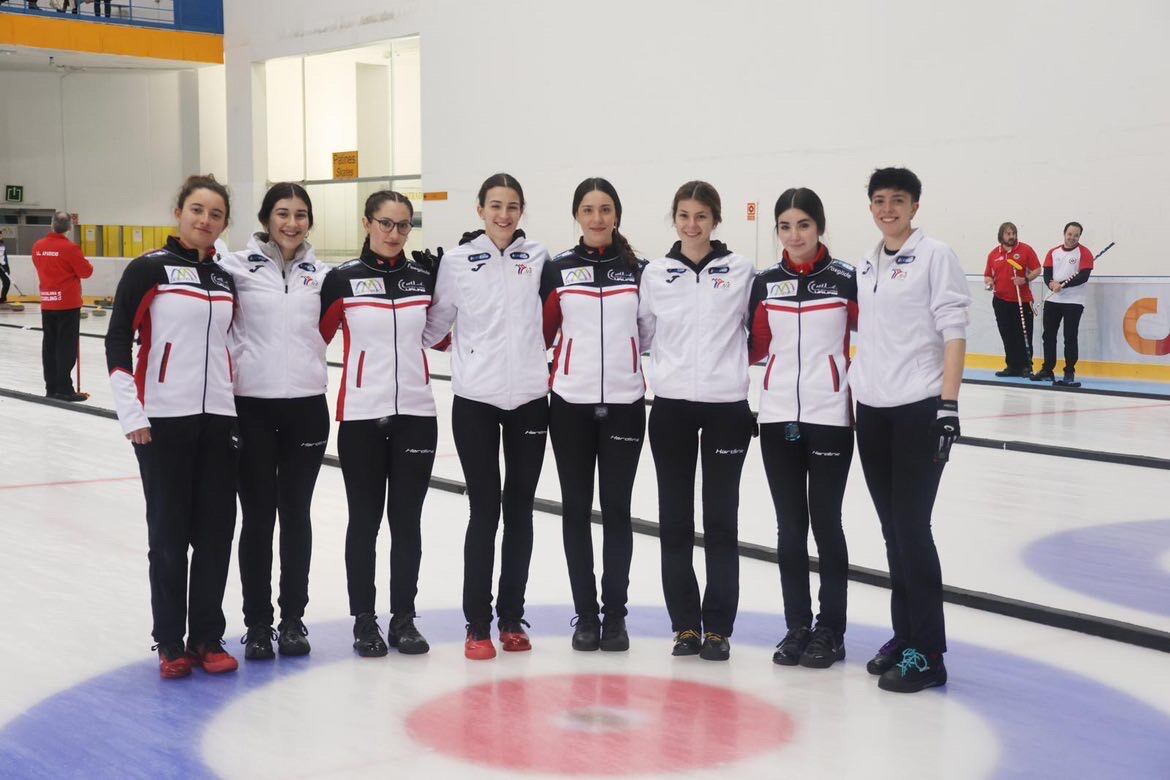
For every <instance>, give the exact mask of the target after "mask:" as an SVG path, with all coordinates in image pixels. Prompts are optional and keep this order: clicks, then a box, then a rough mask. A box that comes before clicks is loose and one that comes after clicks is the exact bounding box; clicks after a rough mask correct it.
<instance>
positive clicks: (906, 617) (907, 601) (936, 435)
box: [849, 168, 971, 693]
mask: <svg viewBox="0 0 1170 780" xmlns="http://www.w3.org/2000/svg"><path fill="white" fill-rule="evenodd" d="M921 193H922V183H921V182H920V181H919V180H918V177H917V176H915V175H914V174H913V173H912V172H911V171H909V170H907V169H905V168H882V169H879V170H877V171H875V172H874V174H873V176H872V177H871V178H870V182H869V199H870V206H869V208H870V212H871V213H872V214H873V219H874V222H875V224H876V225H877V226H878V229H879V230H880V231H881V233H882V240H881V241H880V242H879V243H878V245H877V246H876V247H875V248H874V249H873V251H872V252H871V253H870V254H869V255H867V256H866V257H865V258H864V259H863V260H862V262H861V267H860V269H859V271H858V274H857V305H858V325H857V358H856V360H855V361H854V362H853V364H852V366H851V368H850V371H849V384H850V385H851V386H852V387H853V392H854V394H855V397H856V398H857V450H858V455H859V456H860V460H861V465H862V470H863V471H864V473H865V481H866V484H867V485H868V486H869V492H870V495H871V496H872V497H873V501H874V507H875V508H876V510H877V514H878V518H879V519H880V520H881V524H882V536H883V538H884V539H885V542H886V557H887V560H888V563H889V568H890V580H891V587H892V590H893V594H892V598H891V600H890V612H891V617H892V622H893V626H894V637H893V639H891V640H890V641H889V642H887V643H886V644H885V645H883V646H882V648H881V649H880V650H879V651H878V653H877V655H876V656H875V657H874V658H873V659H872V660H871V661H870V662H869V664H868V665H867V667H866V668H867V669H868V670H869V672H870V673H871V674H875V675H880V679H879V680H878V685H879V687H881V688H882V689H883V690H890V691H898V692H904V693H913V692H916V691H920V690H922V689H924V688H930V687H934V686H938V685H943V684H945V683H946V679H947V670H946V667H945V666H944V665H943V658H942V654H943V653H944V652H946V631H945V626H944V623H943V602H942V572H941V569H940V566H939V559H938V551H937V550H936V549H935V546H934V537H933V535H932V533H931V527H930V526H931V512H932V510H933V508H934V499H935V495H936V493H937V492H938V483H939V479H940V478H941V477H942V470H943V465H944V463H945V461H946V459H947V457H948V455H949V453H950V447H951V444H953V443H954V441H955V440H956V439H957V438H958V437H959V402H958V398H959V385H960V382H961V381H962V377H963V358H964V356H965V352H966V344H967V342H966V327H967V321H968V316H967V309H968V307H969V306H970V303H971V297H970V295H969V294H968V293H967V283H966V279H965V278H964V276H963V269H962V267H961V266H960V265H959V259H958V257H956V256H955V253H954V252H953V251H952V250H951V248H950V247H948V246H947V245H946V244H943V243H941V242H939V241H936V240H935V239H933V238H930V237H928V236H927V235H925V234H924V233H923V232H922V231H921V230H920V229H915V228H914V227H913V225H912V224H911V222H912V220H913V218H914V215H915V214H916V213H917V212H918V201H919V196H920V195H921Z"/></svg>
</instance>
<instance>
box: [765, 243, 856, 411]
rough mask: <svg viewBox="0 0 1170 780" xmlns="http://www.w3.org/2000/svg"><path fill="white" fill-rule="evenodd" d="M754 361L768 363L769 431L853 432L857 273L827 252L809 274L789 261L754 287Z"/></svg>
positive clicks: (767, 271) (768, 271)
mask: <svg viewBox="0 0 1170 780" xmlns="http://www.w3.org/2000/svg"><path fill="white" fill-rule="evenodd" d="M749 310H750V321H751V335H750V340H749V347H748V351H749V360H750V361H751V362H752V363H756V362H758V361H760V360H763V359H765V358H766V359H767V363H766V364H765V367H764V384H763V387H762V388H761V390H760V416H759V421H760V422H761V423H772V422H807V423H813V424H816V425H838V426H848V425H852V424H853V404H852V400H851V398H850V395H849V374H848V371H849V335H850V330H851V329H853V328H856V327H857V272H856V270H855V269H854V268H853V266H851V265H849V264H848V263H843V262H841V261H840V260H834V259H833V258H832V257H830V256H829V253H828V251H826V250H825V248H824V247H823V246H822V247H821V250H820V254H818V256H817V259H816V260H814V261H813V262H812V263H810V264H809V265H807V266H794V265H790V264H789V263H788V262H787V261H786V260H781V261H780V262H779V263H777V264H776V265H774V266H772V267H771V268H767V269H765V270H763V271H761V272H760V273H759V274H758V275H757V276H756V279H755V282H753V283H752V295H751V302H750V304H749Z"/></svg>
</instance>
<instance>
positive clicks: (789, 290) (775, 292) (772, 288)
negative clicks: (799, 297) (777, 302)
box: [768, 279, 797, 298]
mask: <svg viewBox="0 0 1170 780" xmlns="http://www.w3.org/2000/svg"><path fill="white" fill-rule="evenodd" d="M796 290H797V284H796V280H794V279H785V280H784V281H783V282H772V283H771V284H769V285H768V297H769V298H791V297H792V296H794V295H796Z"/></svg>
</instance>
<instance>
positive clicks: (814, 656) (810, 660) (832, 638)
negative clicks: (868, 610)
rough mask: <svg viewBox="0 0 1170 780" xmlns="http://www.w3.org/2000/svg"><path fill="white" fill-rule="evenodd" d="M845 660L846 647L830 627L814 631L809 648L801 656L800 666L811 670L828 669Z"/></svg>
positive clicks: (818, 628) (818, 627) (821, 627)
mask: <svg viewBox="0 0 1170 780" xmlns="http://www.w3.org/2000/svg"><path fill="white" fill-rule="evenodd" d="M843 660H845V645H844V643H843V642H842V641H841V637H839V636H838V635H837V632H836V631H834V630H833V629H831V628H829V627H828V626H817V627H816V629H814V630H813V633H812V639H811V640H809V643H808V647H806V648H805V649H804V652H803V653H801V655H800V665H801V666H807V667H808V668H809V669H828V668H829V667H830V666H832V665H833V664H835V663H836V662H837V661H843Z"/></svg>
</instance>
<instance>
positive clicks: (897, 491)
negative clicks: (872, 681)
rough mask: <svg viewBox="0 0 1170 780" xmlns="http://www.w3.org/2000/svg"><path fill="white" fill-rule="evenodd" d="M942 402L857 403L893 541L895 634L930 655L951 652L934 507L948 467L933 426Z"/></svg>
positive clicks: (878, 504) (878, 502)
mask: <svg viewBox="0 0 1170 780" xmlns="http://www.w3.org/2000/svg"><path fill="white" fill-rule="evenodd" d="M937 413H938V402H937V401H936V400H935V399H934V398H927V399H925V400H922V401H918V402H917V403H912V404H906V405H904V406H890V407H874V406H866V405H865V404H860V403H859V404H858V405H857V453H858V455H859V456H860V458H861V467H862V470H863V471H864V472H865V482H866V484H867V485H868V486H869V493H870V495H871V496H872V497H873V503H874V508H875V509H876V510H877V515H878V519H879V520H881V524H882V537H884V538H885V541H886V561H887V563H888V565H889V567H890V580H891V584H892V590H891V593H890V616H891V618H892V620H893V624H894V635H895V636H897V637H898V639H900V640H902V641H903V642H906V643H907V644H909V645H910V646H911V647H914V648H915V649H916V650H918V651H920V652H923V653H942V652H946V649H947V640H946V626H945V624H944V621H943V599H942V595H943V594H942V570H941V567H940V565H939V560H938V550H937V549H936V548H935V546H934V536H933V534H932V533H931V528H930V523H931V512H932V511H933V509H934V498H935V495H936V494H937V493H938V483H939V480H940V479H941V478H942V472H943V465H944V464H942V463H936V462H935V461H934V459H933V458H934V452H935V448H936V445H937V440H936V439H935V437H933V436H931V435H930V425H931V423H932V422H933V421H934V419H935V417H936V415H937Z"/></svg>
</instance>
